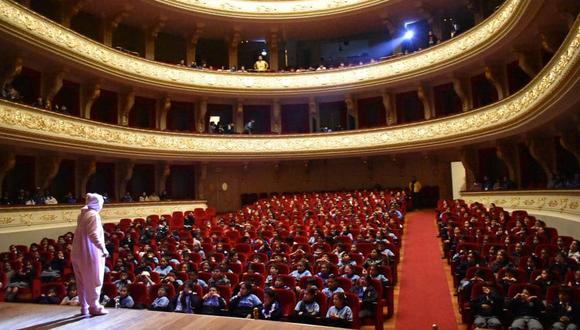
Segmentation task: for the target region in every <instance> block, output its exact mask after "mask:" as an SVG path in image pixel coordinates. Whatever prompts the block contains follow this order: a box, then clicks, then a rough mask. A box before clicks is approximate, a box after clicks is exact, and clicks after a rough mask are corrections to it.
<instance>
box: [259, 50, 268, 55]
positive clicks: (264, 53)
mask: <svg viewBox="0 0 580 330" xmlns="http://www.w3.org/2000/svg"><path fill="white" fill-rule="evenodd" d="M260 54H262V56H266V55H268V52H266V50H265V49H262V52H261V53H260Z"/></svg>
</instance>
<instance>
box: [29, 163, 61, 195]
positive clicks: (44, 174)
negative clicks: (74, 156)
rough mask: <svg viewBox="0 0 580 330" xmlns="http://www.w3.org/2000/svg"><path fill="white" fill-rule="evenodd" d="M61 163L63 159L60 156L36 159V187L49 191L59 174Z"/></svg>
mask: <svg viewBox="0 0 580 330" xmlns="http://www.w3.org/2000/svg"><path fill="white" fill-rule="evenodd" d="M61 162H62V158H61V157H58V156H39V157H36V176H35V178H36V182H35V184H36V186H37V187H40V189H42V190H45V189H48V187H50V184H51V183H52V180H53V179H54V177H55V176H56V175H57V174H58V171H59V169H60V163H61Z"/></svg>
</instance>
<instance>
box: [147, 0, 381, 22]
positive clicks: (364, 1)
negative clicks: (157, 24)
mask: <svg viewBox="0 0 580 330" xmlns="http://www.w3.org/2000/svg"><path fill="white" fill-rule="evenodd" d="M154 1H155V2H158V3H160V4H163V5H166V6H171V7H174V8H178V9H181V10H187V11H192V12H195V13H206V14H212V15H219V16H226V17H230V18H233V17H239V18H252V19H264V20H272V19H294V18H305V17H317V16H328V15H335V14H339V13H345V12H351V11H353V10H359V9H363V8H369V7H372V6H375V5H378V4H384V3H385V2H389V1H390V0H286V1H272V0H269V1H268V0H266V1H254V0H154Z"/></svg>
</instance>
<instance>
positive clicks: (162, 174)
mask: <svg viewBox="0 0 580 330" xmlns="http://www.w3.org/2000/svg"><path fill="white" fill-rule="evenodd" d="M155 173H156V174H157V175H156V176H157V178H156V181H157V182H156V183H155V187H156V188H157V193H158V194H160V193H161V192H162V191H165V190H167V178H169V175H171V166H170V165H169V163H168V162H160V163H158V164H157V165H156V168H155Z"/></svg>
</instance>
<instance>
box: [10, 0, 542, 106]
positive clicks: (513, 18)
mask: <svg viewBox="0 0 580 330" xmlns="http://www.w3.org/2000/svg"><path fill="white" fill-rule="evenodd" d="M542 3H543V1H524V0H507V2H506V3H505V4H504V5H503V6H502V7H501V8H500V9H498V10H497V11H496V12H495V13H494V14H493V15H492V16H491V17H489V18H488V19H487V20H486V21H484V22H483V23H481V24H479V25H478V26H476V27H474V28H473V29H471V30H470V31H468V32H466V33H464V34H462V35H460V36H459V37H456V38H454V39H452V40H450V41H448V42H444V43H442V44H440V45H437V46H434V47H431V48H429V49H427V50H424V51H421V52H418V53H416V54H412V55H407V56H404V57H401V58H399V59H394V60H388V61H384V62H380V63H375V64H369V65H365V66H361V67H356V68H348V69H341V70H329V71H317V72H306V73H272V74H251V73H230V72H214V71H201V70H193V69H188V68H183V67H178V66H174V65H167V64H162V63H157V62H153V61H149V60H146V59H142V58H138V57H134V56H130V55H127V54H125V53H122V52H119V51H117V50H115V49H112V48H110V47H106V46H104V45H102V44H100V43H97V42H95V41H93V40H90V39H88V38H85V37H83V36H80V35H78V34H77V33H75V32H73V31H71V30H69V29H67V28H64V27H62V26H60V25H58V24H56V23H54V22H52V21H50V20H48V19H46V18H44V17H42V16H40V15H38V14H36V13H33V12H31V11H30V10H28V9H26V8H24V7H22V6H20V5H18V4H16V3H14V2H12V1H2V2H0V31H2V32H4V33H6V34H9V35H11V36H12V37H15V38H17V39H18V40H20V41H21V42H25V43H28V44H30V45H31V46H34V47H36V48H40V49H42V51H50V52H53V53H56V54H58V55H59V56H62V57H63V59H64V60H67V61H71V62H76V63H77V64H81V65H84V66H88V67H89V68H87V69H89V70H94V71H97V72H100V73H101V74H105V75H108V76H110V77H114V79H116V80H119V79H121V80H125V81H129V82H130V83H140V84H148V85H150V86H152V87H154V88H156V89H166V90H167V91H169V90H174V91H175V90H179V91H187V92H199V93H203V94H212V95H224V96H225V95H230V96H231V95H236V96H239V95H240V94H242V95H244V96H250V95H251V96H263V97H271V96H272V95H276V96H277V97H283V96H296V95H298V96H304V95H312V94H317V93H323V92H325V93H326V92H330V91H341V92H350V91H356V90H360V89H366V88H375V87H377V88H379V87H384V85H385V84H390V83H395V82H403V81H410V80H416V79H418V78H419V77H420V76H421V75H424V74H428V73H432V72H433V71H436V70H441V69H443V68H447V69H448V68H450V67H453V66H454V65H457V64H460V63H461V62H463V61H464V60H466V59H467V58H470V57H473V56H478V55H481V54H482V53H483V52H484V51H485V50H488V49H492V47H494V46H497V45H498V43H499V42H500V41H501V40H503V39H504V38H505V37H506V36H507V35H510V33H511V32H512V31H513V30H514V29H515V28H516V27H517V26H520V24H524V22H523V21H524V20H530V19H532V17H533V16H534V14H535V12H536V11H537V10H538V9H539V8H540V7H541V6H542Z"/></svg>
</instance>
